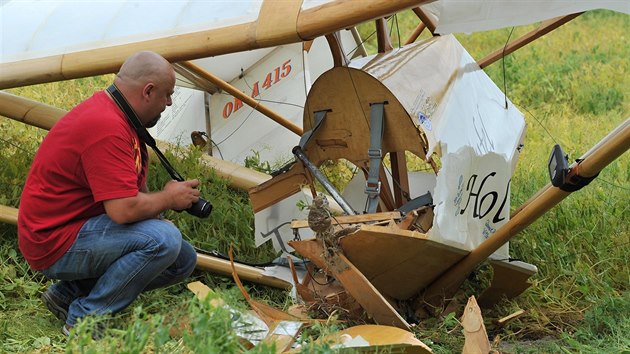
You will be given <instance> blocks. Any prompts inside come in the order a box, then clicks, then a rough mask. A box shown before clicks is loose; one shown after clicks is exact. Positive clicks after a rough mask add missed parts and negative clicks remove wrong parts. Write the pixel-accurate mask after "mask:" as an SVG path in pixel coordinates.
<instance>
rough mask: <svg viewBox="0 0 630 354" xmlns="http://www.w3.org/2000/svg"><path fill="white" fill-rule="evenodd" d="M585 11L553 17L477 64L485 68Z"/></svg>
mask: <svg viewBox="0 0 630 354" xmlns="http://www.w3.org/2000/svg"><path fill="white" fill-rule="evenodd" d="M583 13H584V12H579V13H576V14H571V15H567V16H560V17H556V18H552V19H550V20H547V21H544V22H543V23H542V24H541V25H540V27H538V28H537V29H535V30H533V31H531V32H529V33H527V34H525V35H524V36H522V37H520V38H519V39H517V40H515V41H513V42H512V43H510V44H508V45H506V46H505V47H504V48H499V49H497V50H495V51H494V52H492V53H490V54H489V55H488V56H486V57H485V58H483V59H481V60H479V61H478V62H477V64H479V67H480V68H482V69H483V68H485V67H486V66H488V65H490V64H492V63H494V62H495V61H497V60H499V59H501V58H503V57H504V56H506V55H508V54H511V53H512V52H514V51H516V50H518V49H520V48H522V47H524V46H525V45H527V44H529V43H531V42H533V41H534V40H536V39H538V38H540V37H542V36H544V35H546V34H547V33H549V32H551V31H553V30H555V29H556V28H558V27H560V26H562V25H564V24H565V23H567V22H569V21H571V20H573V19H574V18H576V17H578V16H580V15H581V14H583Z"/></svg>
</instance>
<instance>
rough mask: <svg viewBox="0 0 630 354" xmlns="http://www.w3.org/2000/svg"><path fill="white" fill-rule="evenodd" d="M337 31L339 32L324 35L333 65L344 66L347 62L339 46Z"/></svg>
mask: <svg viewBox="0 0 630 354" xmlns="http://www.w3.org/2000/svg"><path fill="white" fill-rule="evenodd" d="M338 33H339V32H335V33H329V34H327V35H326V41H327V42H328V47H329V48H330V54H331V55H332V58H333V67H340V66H346V65H347V64H348V60H347V58H346V55H345V54H344V53H343V48H342V47H341V41H340V40H339V36H338Z"/></svg>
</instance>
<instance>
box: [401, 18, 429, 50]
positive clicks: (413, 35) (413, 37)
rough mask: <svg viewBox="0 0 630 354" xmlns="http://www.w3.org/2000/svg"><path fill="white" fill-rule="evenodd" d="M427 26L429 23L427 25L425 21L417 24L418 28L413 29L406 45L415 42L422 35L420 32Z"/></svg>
mask: <svg viewBox="0 0 630 354" xmlns="http://www.w3.org/2000/svg"><path fill="white" fill-rule="evenodd" d="M425 28H427V25H425V24H424V22H420V23H419V24H418V26H416V28H415V29H414V30H413V32H412V33H411V35H410V36H409V38H407V40H406V41H405V45H408V44H411V43H413V42H415V41H416V39H418V37H420V34H422V31H424V29H425Z"/></svg>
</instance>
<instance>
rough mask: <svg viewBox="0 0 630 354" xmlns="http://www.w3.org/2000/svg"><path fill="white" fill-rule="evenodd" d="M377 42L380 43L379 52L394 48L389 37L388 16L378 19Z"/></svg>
mask: <svg viewBox="0 0 630 354" xmlns="http://www.w3.org/2000/svg"><path fill="white" fill-rule="evenodd" d="M376 42H377V43H378V52H379V53H385V52H389V51H390V50H392V49H394V47H393V46H392V42H391V40H390V38H389V28H387V19H386V18H379V19H377V20H376Z"/></svg>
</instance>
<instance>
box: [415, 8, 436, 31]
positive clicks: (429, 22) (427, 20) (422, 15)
mask: <svg viewBox="0 0 630 354" xmlns="http://www.w3.org/2000/svg"><path fill="white" fill-rule="evenodd" d="M412 10H413V13H415V14H416V16H418V18H419V19H420V21H422V23H424V24H425V25H426V26H427V28H428V29H429V31H430V32H431V34H432V35H434V36H435V28H436V27H437V25H436V24H435V21H433V19H432V18H431V16H429V14H427V13H426V12H425V11H424V10H423V9H421V8H420V7H414V8H413V9H412Z"/></svg>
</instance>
